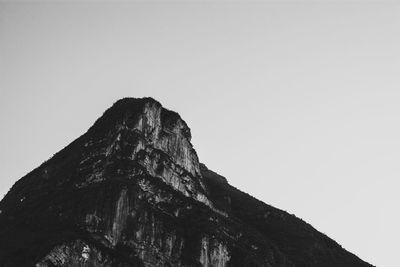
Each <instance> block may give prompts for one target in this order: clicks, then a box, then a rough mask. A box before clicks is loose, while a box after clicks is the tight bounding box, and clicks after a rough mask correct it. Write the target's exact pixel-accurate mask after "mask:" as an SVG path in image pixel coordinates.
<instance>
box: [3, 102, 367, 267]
mask: <svg viewBox="0 0 400 267" xmlns="http://www.w3.org/2000/svg"><path fill="white" fill-rule="evenodd" d="M190 140H191V132H190V129H189V127H188V126H187V124H186V123H185V121H184V120H183V119H182V118H181V117H180V116H179V115H178V114H177V113H175V112H173V111H170V110H167V109H165V108H163V107H162V106H161V104H160V103H159V102H157V101H156V100H154V99H152V98H141V99H135V98H124V99H121V100H119V101H117V102H116V103H115V104H114V105H113V106H112V107H111V108H109V109H108V110H107V111H106V112H105V113H104V114H103V116H102V117H100V118H99V119H98V120H97V121H96V122H95V123H94V125H93V126H92V127H91V128H90V129H89V130H88V131H87V132H86V133H85V134H83V135H82V136H81V137H79V138H78V139H76V140H75V141H73V142H72V143H71V144H69V145H68V146H67V147H65V148H64V149H63V150H61V151H60V152H58V153H57V154H55V155H54V156H53V157H52V158H51V159H49V160H48V161H46V162H44V163H43V164H42V165H41V166H39V167H38V168H36V169H35V170H33V171H32V172H30V173H29V174H27V175H26V176H25V177H23V178H21V179H20V180H19V181H17V182H16V183H15V184H14V186H13V187H12V188H11V190H10V191H9V192H8V193H7V195H6V196H5V197H4V199H3V200H2V201H1V202H0V266H18V267H20V266H37V267H42V266H146V267H148V266H206V267H211V266H213V267H214V266H215V267H225V266H250V267H251V266H254V267H257V266H269V267H278V266H279V267H291V266H297V267H333V266H337V267H339V266H340V267H343V266H357V267H358V266H359V267H362V266H365V267H366V266H371V265H370V264H368V263H366V262H364V261H362V260H360V259H359V258H357V257H356V256H355V255H353V254H351V253H349V252H347V251H346V250H344V249H343V248H342V247H341V246H340V245H338V244H337V243H336V242H335V241H333V240H332V239H330V238H329V237H327V236H325V235H324V234H322V233H320V232H318V231H317V230H315V229H314V228H313V227H312V226H311V225H309V224H307V223H306V222H304V221H302V220H301V219H298V218H296V217H295V216H293V215H290V214H288V213H286V212H285V211H282V210H279V209H277V208H274V207H271V206H269V205H267V204H265V203H263V202H261V201H259V200H257V199H255V198H253V197H251V196H250V195H248V194H246V193H244V192H242V191H240V190H238V189H236V188H235V187H233V186H231V185H230V184H229V183H228V182H227V180H226V179H225V178H224V177H222V176H220V175H218V174H217V173H215V172H213V171H212V170H209V169H208V168H207V167H206V166H205V165H204V164H201V163H200V162H199V159H198V156H197V154H196V151H195V150H194V149H193V146H192V144H191V142H190Z"/></svg>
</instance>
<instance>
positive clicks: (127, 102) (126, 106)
mask: <svg viewBox="0 0 400 267" xmlns="http://www.w3.org/2000/svg"><path fill="white" fill-rule="evenodd" d="M146 106H147V107H148V106H154V107H156V108H158V109H160V111H161V113H160V116H161V122H162V123H163V124H166V125H168V124H174V123H177V122H178V121H181V122H182V124H183V125H184V126H185V128H186V129H185V134H186V137H187V138H188V140H189V141H190V139H191V133H190V128H189V127H188V125H187V124H186V122H185V121H184V120H183V119H182V118H181V117H180V115H179V114H178V113H177V112H174V111H171V110H168V109H166V108H164V107H163V106H162V105H161V103H160V102H158V101H157V100H155V99H154V98H152V97H143V98H132V97H126V98H122V99H120V100H118V101H116V102H115V103H114V104H113V105H112V106H111V107H110V108H109V109H107V110H106V111H105V112H104V114H103V115H102V116H101V117H100V118H99V119H98V120H97V121H96V122H95V123H94V125H93V126H92V127H91V128H90V129H89V131H93V132H96V131H99V130H100V129H101V128H102V127H109V126H110V125H113V124H114V123H116V122H118V121H121V120H123V119H127V118H129V117H131V119H135V117H134V116H137V115H138V114H141V113H142V112H145V108H146Z"/></svg>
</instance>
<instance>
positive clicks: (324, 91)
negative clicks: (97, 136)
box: [0, 1, 400, 267]
mask: <svg viewBox="0 0 400 267" xmlns="http://www.w3.org/2000/svg"><path fill="white" fill-rule="evenodd" d="M399 71H400V5H399V4H394V3H383V2H370V3H365V2H353V3H347V2H345V1H340V2H332V1H331V2H329V3H327V1H313V2H306V1H297V2H296V3H289V2H285V3H260V2H258V3H245V2H236V3H227V2H218V3H215V2H210V1H208V2H207V3H189V4H183V3H179V2H171V3H169V2H167V1H163V3H161V4H160V3H154V2H153V3H119V4H115V3H108V4H107V3H105V4H93V3H79V2H77V1H75V2H72V3H64V4H61V3H58V4H55V3H53V4H50V3H38V2H35V3H25V4H22V3H20V4H12V3H5V2H3V3H0V127H1V128H0V147H1V150H0V162H1V168H0V175H1V179H0V195H3V194H5V193H6V192H7V190H8V189H9V188H10V187H11V185H12V184H13V183H14V182H15V181H16V180H18V179H19V178H21V177H22V176H23V175H25V174H26V173H28V172H29V171H30V170H32V169H33V168H35V167H37V166H38V165H40V164H41V163H42V162H43V161H45V160H46V159H48V158H49V157H51V155H53V154H54V153H55V152H57V151H59V150H60V149H62V148H63V147H64V146H66V145H67V144H68V143H70V142H71V141H73V140H74V139H75V138H77V137H78V136H80V135H81V134H82V133H84V132H85V131H86V130H87V129H88V128H89V126H91V124H92V123H93V122H94V121H95V120H96V119H97V118H98V117H99V116H101V114H102V112H103V111H104V110H105V109H106V108H108V107H110V106H111V105H112V103H113V102H115V101H116V100H117V99H119V98H121V97H127V96H131V97H143V96H151V97H154V98H156V99H158V100H159V101H160V102H161V103H162V104H163V105H164V106H165V107H167V108H169V109H172V110H175V111H177V112H179V113H180V114H181V115H182V117H183V118H184V119H185V120H186V122H187V123H188V125H189V126H190V127H191V129H192V135H193V144H194V146H195V148H196V150H197V152H198V154H199V157H200V160H201V161H202V162H204V163H205V164H206V165H207V166H208V167H209V168H211V169H213V170H215V171H217V172H218V173H220V174H222V175H224V176H226V177H227V179H228V180H229V182H230V183H231V184H233V185H234V186H236V187H238V188H240V189H242V190H244V191H246V192H248V193H250V194H252V195H254V196H256V197H257V198H259V199H261V200H263V201H264V202H266V203H269V204H272V205H274V206H276V207H278V208H281V209H284V210H286V211H288V212H290V213H294V214H296V215H297V216H298V217H300V218H302V219H304V220H306V221H307V222H309V223H311V224H312V225H313V226H314V227H316V228H317V229H318V230H320V231H321V232H323V233H326V234H327V235H329V236H330V237H332V238H333V239H335V240H336V241H337V242H338V243H339V244H341V245H342V246H343V247H345V248H346V249H348V250H350V251H351V252H353V253H355V254H356V255H358V256H360V257H361V258H362V259H364V260H366V261H369V262H371V263H372V264H375V265H378V266H383V267H397V266H398V248H399V245H398V242H399V240H400V227H399V225H400V214H399V203H400V194H399V185H400V182H399V177H400V165H399V162H400V124H399V122H400V75H399V74H400V73H399Z"/></svg>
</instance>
